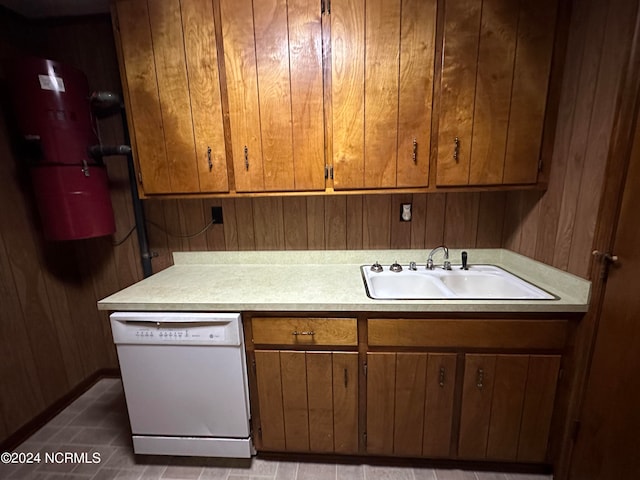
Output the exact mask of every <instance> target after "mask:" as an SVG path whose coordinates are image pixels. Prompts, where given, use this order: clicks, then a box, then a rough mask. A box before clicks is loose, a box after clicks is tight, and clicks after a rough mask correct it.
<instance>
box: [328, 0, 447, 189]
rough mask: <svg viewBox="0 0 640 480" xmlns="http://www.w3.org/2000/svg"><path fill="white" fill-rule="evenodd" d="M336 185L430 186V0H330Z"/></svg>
mask: <svg viewBox="0 0 640 480" xmlns="http://www.w3.org/2000/svg"><path fill="white" fill-rule="evenodd" d="M330 15H331V102H332V105H331V109H332V127H331V130H332V132H333V146H332V149H333V167H334V188H336V189H354V188H395V187H420V186H426V185H427V184H428V172H429V150H430V136H431V132H430V129H431V103H432V92H433V70H434V52H435V23H436V1H435V0H427V1H424V0H390V1H389V0H340V1H334V2H332V3H331V14H330Z"/></svg>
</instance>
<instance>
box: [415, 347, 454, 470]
mask: <svg viewBox="0 0 640 480" xmlns="http://www.w3.org/2000/svg"><path fill="white" fill-rule="evenodd" d="M456 364H457V358H456V354H454V353H430V354H429V361H428V364H427V388H426V396H425V406H424V409H425V413H424V438H423V441H422V454H423V455H424V456H427V457H448V456H449V455H450V453H451V429H452V425H453V413H454V412H453V404H454V399H455V398H454V397H455V389H456Z"/></svg>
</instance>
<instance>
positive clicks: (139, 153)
mask: <svg viewBox="0 0 640 480" xmlns="http://www.w3.org/2000/svg"><path fill="white" fill-rule="evenodd" d="M116 11H117V14H118V24H119V26H120V29H119V30H120V43H121V46H122V59H123V63H124V71H125V74H126V83H127V90H128V92H129V94H128V97H129V103H130V110H131V111H130V112H128V114H130V121H131V124H132V126H133V131H132V132H131V133H132V135H133V136H134V137H135V143H136V152H135V153H136V161H137V163H138V165H139V167H140V172H141V174H142V178H143V181H144V190H145V192H146V193H166V192H171V183H170V180H171V175H170V173H169V172H170V170H169V163H168V161H167V152H166V150H165V147H164V128H163V124H162V112H161V110H160V100H159V98H158V83H157V77H156V66H155V62H154V59H153V55H152V54H151V52H153V45H152V41H151V27H150V26H149V21H148V19H149V11H148V9H147V2H143V1H139V0H130V1H120V2H117V3H116Z"/></svg>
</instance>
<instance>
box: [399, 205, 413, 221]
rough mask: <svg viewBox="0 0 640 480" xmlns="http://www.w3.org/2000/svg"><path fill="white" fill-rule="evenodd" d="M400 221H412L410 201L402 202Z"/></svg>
mask: <svg viewBox="0 0 640 480" xmlns="http://www.w3.org/2000/svg"><path fill="white" fill-rule="evenodd" d="M400 221H401V222H410V221H411V204H410V203H402V204H401V205H400Z"/></svg>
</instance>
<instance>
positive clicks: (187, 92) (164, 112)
mask: <svg viewBox="0 0 640 480" xmlns="http://www.w3.org/2000/svg"><path fill="white" fill-rule="evenodd" d="M116 12H117V25H118V28H119V34H120V35H119V39H120V44H121V54H122V59H121V60H122V69H123V74H124V77H125V78H124V80H125V83H126V85H125V91H127V96H128V107H129V111H128V115H129V117H130V125H131V126H132V127H133V132H132V137H133V138H135V146H136V149H135V152H136V157H137V158H136V161H137V164H138V166H139V169H140V174H141V179H142V182H143V189H144V192H145V193H146V194H163V193H199V192H217V191H227V190H228V184H227V169H226V157H225V150H224V133H223V127H222V110H221V102H220V86H219V81H218V65H217V52H216V43H215V33H214V29H213V25H214V21H213V10H212V8H211V5H210V4H208V3H207V2H206V1H204V0H183V1H182V2H180V1H179V0H169V1H159V0H149V1H145V0H120V1H118V2H117V3H116ZM183 26H184V27H186V28H185V29H184V30H183ZM192 107H193V108H192ZM209 149H210V150H209Z"/></svg>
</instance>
